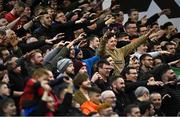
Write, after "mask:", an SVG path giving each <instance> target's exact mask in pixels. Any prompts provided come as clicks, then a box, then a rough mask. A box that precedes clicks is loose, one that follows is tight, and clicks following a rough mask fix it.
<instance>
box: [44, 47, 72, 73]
mask: <svg viewBox="0 0 180 117" xmlns="http://www.w3.org/2000/svg"><path fill="white" fill-rule="evenodd" d="M68 51H69V49H68V48H67V47H63V48H62V49H61V50H60V51H59V53H58V54H57V55H56V56H55V57H54V58H53V59H52V60H51V61H49V62H47V63H46V64H45V65H44V66H45V67H46V68H47V69H49V70H54V68H56V64H57V62H58V61H59V60H60V59H62V58H65V57H66V56H67V53H68Z"/></svg>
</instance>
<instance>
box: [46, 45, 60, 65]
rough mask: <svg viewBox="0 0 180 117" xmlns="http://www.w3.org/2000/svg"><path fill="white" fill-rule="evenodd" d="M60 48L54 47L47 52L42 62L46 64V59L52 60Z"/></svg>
mask: <svg viewBox="0 0 180 117" xmlns="http://www.w3.org/2000/svg"><path fill="white" fill-rule="evenodd" d="M60 50H61V49H60V48H54V49H53V50H51V51H50V52H48V53H47V55H46V56H45V57H44V62H43V63H44V64H46V63H47V62H48V61H50V60H52V58H54V57H55V56H56V55H57V54H58V52H59V51H60Z"/></svg>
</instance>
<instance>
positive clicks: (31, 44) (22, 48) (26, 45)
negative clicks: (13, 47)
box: [18, 40, 46, 53]
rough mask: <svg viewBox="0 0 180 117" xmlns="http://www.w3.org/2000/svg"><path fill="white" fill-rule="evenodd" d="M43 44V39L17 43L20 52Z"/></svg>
mask: <svg viewBox="0 0 180 117" xmlns="http://www.w3.org/2000/svg"><path fill="white" fill-rule="evenodd" d="M45 44H46V43H45V41H44V40H40V41H37V42H33V43H29V44H26V43H20V44H19V45H18V47H19V48H20V49H21V51H22V53H26V52H29V51H31V50H33V49H38V48H40V47H42V46H44V45H45Z"/></svg>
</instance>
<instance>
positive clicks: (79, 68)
mask: <svg viewBox="0 0 180 117" xmlns="http://www.w3.org/2000/svg"><path fill="white" fill-rule="evenodd" d="M73 65H74V73H75V74H77V73H78V72H79V73H87V68H86V64H85V63H83V62H81V61H74V62H73Z"/></svg>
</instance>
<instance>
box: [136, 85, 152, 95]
mask: <svg viewBox="0 0 180 117" xmlns="http://www.w3.org/2000/svg"><path fill="white" fill-rule="evenodd" d="M134 93H135V96H136V98H138V97H141V96H143V95H144V93H148V94H149V90H148V89H147V88H146V87H143V86H140V87H138V88H137V89H136V90H135V92H134Z"/></svg>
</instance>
